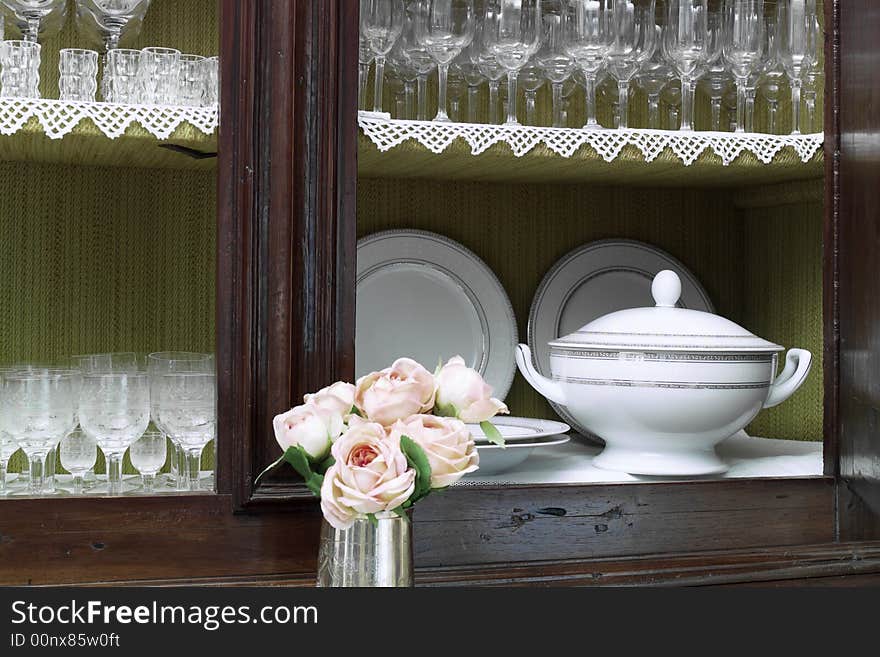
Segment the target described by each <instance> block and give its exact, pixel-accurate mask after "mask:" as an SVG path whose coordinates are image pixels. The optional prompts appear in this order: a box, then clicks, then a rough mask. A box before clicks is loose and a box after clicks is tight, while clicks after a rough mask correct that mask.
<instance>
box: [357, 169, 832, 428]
mask: <svg viewBox="0 0 880 657" xmlns="http://www.w3.org/2000/svg"><path fill="white" fill-rule="evenodd" d="M788 187H789V188H790V189H794V190H795V191H799V193H800V196H803V195H804V194H807V195H810V194H815V191H814V190H815V188H816V187H821V181H813V182H811V183H808V184H806V185H800V186H798V185H795V186H788ZM799 188H801V189H799ZM798 197H799V195H798V194H796V195H794V197H793V198H794V200H797V199H798ZM777 198H786V195H785V190H756V191H755V193H754V195H751V194H750V193H746V192H744V191H743V190H738V191H732V192H727V191H719V190H684V189H665V188H664V189H640V188H627V187H590V186H585V185H541V184H517V185H508V184H495V183H465V182H448V181H445V182H437V181H431V180H400V179H397V180H390V179H365V178H362V179H361V180H360V181H359V184H358V233H359V235H360V236H364V235H368V234H370V233H373V232H376V231H379V230H386V229H391V228H420V229H424V230H431V231H435V232H438V233H441V234H443V235H447V236H449V237H451V238H452V239H455V240H457V241H459V242H461V243H462V244H464V245H465V246H467V247H468V248H470V249H472V250H473V251H474V252H476V253H477V254H478V255H479V256H480V257H481V258H483V259H484V260H485V261H486V263H487V264H488V265H489V267H490V268H491V269H492V270H493V271H494V272H495V273H496V274H497V275H498V277H499V279H500V280H501V283H502V285H504V287H505V289H506V290H507V293H508V295H509V296H510V299H511V302H512V304H513V308H514V312H515V314H516V317H517V322H518V328H519V332H520V337H521V338H523V339H524V338H525V336H526V325H527V321H528V313H529V307H530V305H531V302H532V298H533V296H534V293H535V291H536V289H537V287H538V285H539V283H540V281H541V278H542V277H543V276H544V274H545V273H546V272H547V270H548V269H550V267H552V265H553V263H554V262H555V261H556V260H558V259H559V258H560V257H562V256H563V255H565V254H566V253H567V252H569V251H570V250H572V249H574V248H576V247H578V246H580V245H582V244H585V243H587V242H591V241H594V240H599V239H606V238H630V239H638V240H643V241H645V242H648V243H650V244H654V245H656V246H658V247H660V248H663V249H665V250H666V251H668V252H669V253H671V254H672V255H674V256H675V257H677V258H678V259H680V260H681V261H682V262H683V263H684V264H685V265H686V266H687V267H689V268H690V269H691V270H692V271H693V272H694V273H695V274H696V276H697V277H698V278H699V279H700V281H701V282H702V283H703V285H704V286H705V287H706V289H707V291H708V293H709V295H710V297H711V298H712V300H713V302H714V304H715V306H716V309H717V312H718V313H720V314H722V315H725V316H727V317H730V318H731V319H733V320H734V321H737V322H738V323H741V324H742V325H744V326H746V327H747V328H749V329H750V330H753V331H754V332H755V333H757V334H758V335H761V336H762V337H766V338H767V339H770V340H775V341H778V342H779V343H780V344H783V345H785V346H787V347H788V346H798V347H804V348H807V349H810V350H811V351H812V352H813V354H814V355H815V356H816V358H817V361H818V360H821V354H822V350H821V345H822V321H821V320H822V278H821V272H822V258H821V225H822V205H821V203H817V202H813V203H807V204H804V203H801V204H795V205H777V206H774V207H760V204H761V203H764V202H773V201H774V199H777ZM750 202H753V203H757V204H759V207H749V208H748V209H743V210H739V209H737V206H738V205H740V204H742V205H751V203H750ZM508 403H509V405H510V407H511V412H512V413H513V414H515V415H522V416H533V417H546V418H554V417H555V415H554V413H553V410H552V408H551V407H550V406H549V404H547V403H546V402H545V400H544V399H543V398H542V397H540V396H539V395H538V394H536V393H535V392H534V391H533V390H532V388H531V387H530V386H529V385H528V384H527V383H526V382H525V381H524V380H523V379H522V377H521V376H519V375H518V374H517V377H516V380H515V382H514V385H513V388H512V389H511V391H510V394H509V396H508ZM750 431H751V432H752V433H753V434H755V435H761V436H766V437H774V438H789V439H798V440H821V439H822V373H821V362H817V364H816V366H815V368H814V370H813V373H812V374H811V375H810V379H809V382H808V384H807V385H806V389H805V390H802V391H800V392H799V393H798V394H797V395H796V396H795V397H794V398H793V399H792V400H790V401H789V402H787V403H785V404H782V405H781V406H779V407H778V408H776V409H773V410H772V411H767V412H765V413H763V414H762V415H761V416H759V419H758V421H757V422H756V423H755V425H754V426H753V427H750Z"/></svg>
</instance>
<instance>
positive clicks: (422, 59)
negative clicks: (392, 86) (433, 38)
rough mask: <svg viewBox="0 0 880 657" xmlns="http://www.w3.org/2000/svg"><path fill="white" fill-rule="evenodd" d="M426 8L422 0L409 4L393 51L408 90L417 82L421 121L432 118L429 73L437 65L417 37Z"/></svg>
mask: <svg viewBox="0 0 880 657" xmlns="http://www.w3.org/2000/svg"><path fill="white" fill-rule="evenodd" d="M423 12H424V7H423V5H422V4H421V2H420V0H414V1H412V2H410V3H409V4H407V6H406V12H405V17H404V23H403V30H402V31H401V33H400V38H399V39H398V40H397V43H396V44H395V45H394V48H393V49H392V51H391V53H390V54H389V58H390V60H391V61H392V62H393V64H394V67H395V68H396V69H397V73H398V75H400V77H401V78H403V80H404V86H405V89H404V93H406V94H409V92H408V91H407V90H406V88H407V87H408V86H411V83H412V82H413V81H415V82H416V85H417V92H418V111H417V115H416V118H417V119H418V120H419V121H426V120H427V119H428V75H430V74H431V71H433V70H434V68H436V66H437V65H436V64H435V63H434V60H433V59H432V58H431V55H429V54H428V51H427V50H425V48H424V46H422V45H421V44H419V42H418V40H417V39H416V21H417V20H418V17H419V16H420V15H421V14H422V13H423ZM407 103H408V104H411V100H409V99H408V100H407ZM407 112H408V114H407V116H409V115H410V114H411V112H410V110H407Z"/></svg>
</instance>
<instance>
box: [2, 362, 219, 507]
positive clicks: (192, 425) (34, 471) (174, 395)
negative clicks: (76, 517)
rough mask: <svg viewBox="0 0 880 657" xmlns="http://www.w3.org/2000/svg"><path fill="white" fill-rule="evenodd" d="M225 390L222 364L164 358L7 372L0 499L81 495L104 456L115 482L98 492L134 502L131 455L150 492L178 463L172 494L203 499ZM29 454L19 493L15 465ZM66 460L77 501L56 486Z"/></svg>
mask: <svg viewBox="0 0 880 657" xmlns="http://www.w3.org/2000/svg"><path fill="white" fill-rule="evenodd" d="M215 384H216V375H215V369H214V356H213V355H212V354H202V353H190V352H156V353H152V354H150V355H149V356H147V358H146V359H143V358H141V357H139V356H138V355H136V354H134V353H114V354H93V355H85V356H74V357H72V358H71V359H70V363H69V365H66V366H65V367H42V366H35V365H20V366H14V367H8V368H2V369H0V495H4V494H16V495H18V494H20V495H28V496H42V495H57V494H65V493H67V492H73V493H75V494H79V493H81V492H82V490H83V479H84V477H85V476H86V475H87V474H88V473H89V472H90V471H93V469H94V467H95V463H96V461H97V450H98V448H100V449H101V451H102V452H103V454H104V459H105V462H106V481H105V482H104V483H103V484H102V485H101V486H100V487H99V488H98V489H96V491H95V492H100V493H104V494H109V495H119V494H122V493H123V492H124V487H123V476H122V461H123V456H124V455H125V453H126V451H128V452H129V459H130V461H131V463H132V465H133V466H134V467H135V468H137V470H138V471H139V472H140V474H141V480H142V487H141V489H140V492H145V493H150V492H153V491H154V490H155V478H156V474H157V473H158V472H159V471H160V470H161V469H162V468H163V467H164V465H165V463H166V461H167V460H168V458H169V457H170V461H171V465H172V475H173V476H172V477H170V478H169V481H168V482H167V484H168V485H170V486H171V487H172V488H175V489H180V490H184V489H186V490H200V488H201V482H200V472H201V460H202V451H203V449H204V448H205V446H206V445H208V443H210V442H211V441H213V440H214V439H215V436H216V392H215V390H216V385H215ZM151 422H152V425H153V427H154V429H153V430H151V431H148V430H147V429H148V427H149V426H150V423H151ZM166 436H167V438H168V439H169V440H168V441H166ZM169 441H170V444H171V450H170V451H171V453H170V455H169V454H168V442H169ZM19 449H21V450H22V451H23V452H24V454H25V455H26V456H27V459H28V467H27V474H26V478H27V485H26V487H23V488H20V489H18V490H12V489H11V488H10V487H9V486H8V485H7V472H6V470H7V463H8V461H9V459H10V457H11V456H12V454H13V453H15V452H16V451H17V450H19ZM59 456H60V461H61V465H62V466H64V468H65V469H67V470H68V471H69V472H70V473H71V475H73V478H72V480H71V484H72V491H67V490H65V489H64V488H61V487H59V485H58V484H57V482H56V481H54V478H53V480H52V481H51V484H50V485H47V476H46V475H47V473H46V469H47V464H48V465H49V466H50V468H51V469H54V463H55V459H56V458H57V457H59Z"/></svg>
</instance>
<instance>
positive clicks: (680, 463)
mask: <svg viewBox="0 0 880 657" xmlns="http://www.w3.org/2000/svg"><path fill="white" fill-rule="evenodd" d="M593 465H595V466H596V467H597V468H602V469H603V470H614V471H616V472H626V473H628V474H632V475H654V476H669V477H694V476H697V475H711V474H721V473H723V472H727V470H728V468H729V467H730V466H728V465H727V464H726V463H725V462H724V461H722V460H721V459H720V458H718V455H717V454H716V453H715V450H714V449H711V448H710V449H701V450H688V451H675V450H672V451H663V452H647V451H644V450H639V449H631V448H626V447H614V446H612V445H607V446H606V447H605V449H604V450H602V453H601V454H599V455H598V456H596V457H595V458H594V459H593Z"/></svg>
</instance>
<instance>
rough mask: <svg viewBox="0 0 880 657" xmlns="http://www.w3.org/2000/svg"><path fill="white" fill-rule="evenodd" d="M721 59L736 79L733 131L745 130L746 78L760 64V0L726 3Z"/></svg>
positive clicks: (762, 45) (762, 26)
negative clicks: (734, 124) (734, 125)
mask: <svg viewBox="0 0 880 657" xmlns="http://www.w3.org/2000/svg"><path fill="white" fill-rule="evenodd" d="M726 12H727V13H726V16H725V24H724V59H725V60H726V61H727V64H728V65H729V66H730V70H731V72H732V73H733V76H734V78H736V95H737V101H736V131H737V132H745V131H746V126H745V124H746V104H747V102H748V96H747V94H748V84H749V77H750V76H752V75H753V74H754V73H755V71H756V70H757V68H758V66H759V65H760V63H761V57H762V54H763V49H764V0H727V4H726Z"/></svg>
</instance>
